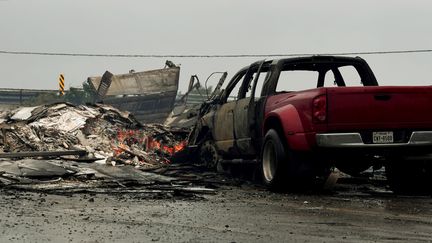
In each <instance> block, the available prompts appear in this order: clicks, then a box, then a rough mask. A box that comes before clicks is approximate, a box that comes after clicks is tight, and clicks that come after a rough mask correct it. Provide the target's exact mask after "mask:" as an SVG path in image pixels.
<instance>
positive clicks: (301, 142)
mask: <svg viewBox="0 0 432 243" xmlns="http://www.w3.org/2000/svg"><path fill="white" fill-rule="evenodd" d="M275 121H277V122H278V123H279V126H280V129H281V130H282V131H280V132H282V133H283V134H281V135H282V136H283V138H282V139H284V140H285V141H286V142H287V145H288V147H289V148H291V149H294V150H303V151H304V150H309V149H310V146H309V143H308V142H307V139H306V137H305V135H304V127H303V124H302V121H301V119H300V115H299V113H298V111H297V109H296V108H295V107H294V106H293V105H286V106H283V107H280V108H278V109H275V110H273V111H271V112H269V113H268V114H267V115H266V117H265V120H264V127H263V129H264V130H263V134H265V133H266V132H267V131H268V129H270V128H272V126H274V124H273V123H274V122H275Z"/></svg>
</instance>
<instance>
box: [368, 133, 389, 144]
mask: <svg viewBox="0 0 432 243" xmlns="http://www.w3.org/2000/svg"><path fill="white" fill-rule="evenodd" d="M372 142H373V143H393V132H373V133H372Z"/></svg>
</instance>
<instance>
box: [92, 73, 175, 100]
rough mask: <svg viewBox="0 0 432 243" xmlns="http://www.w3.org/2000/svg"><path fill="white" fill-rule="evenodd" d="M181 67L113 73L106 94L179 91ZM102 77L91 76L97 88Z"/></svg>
mask: <svg viewBox="0 0 432 243" xmlns="http://www.w3.org/2000/svg"><path fill="white" fill-rule="evenodd" d="M179 75H180V67H173V68H164V69H157V70H151V71H144V72H136V73H127V74H119V75H113V76H112V79H111V85H110V87H109V89H108V91H107V93H106V96H112V95H141V94H151V93H160V92H169V91H174V92H176V93H177V90H178V80H179ZM101 79H102V77H90V78H89V81H90V82H91V84H92V85H93V87H94V88H95V89H96V90H97V88H98V87H99V85H100V83H101Z"/></svg>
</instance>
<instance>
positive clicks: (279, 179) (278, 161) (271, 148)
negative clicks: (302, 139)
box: [261, 129, 287, 189]
mask: <svg viewBox="0 0 432 243" xmlns="http://www.w3.org/2000/svg"><path fill="white" fill-rule="evenodd" d="M261 165H262V168H261V171H262V179H263V183H264V184H265V185H266V186H267V187H269V188H270V189H281V188H282V187H283V185H284V184H285V182H286V176H287V154H286V153H285V146H284V145H283V143H282V141H281V139H280V137H279V135H278V133H277V132H276V130H274V129H270V130H269V131H268V132H267V133H266V135H265V138H264V144H263V147H262V152H261Z"/></svg>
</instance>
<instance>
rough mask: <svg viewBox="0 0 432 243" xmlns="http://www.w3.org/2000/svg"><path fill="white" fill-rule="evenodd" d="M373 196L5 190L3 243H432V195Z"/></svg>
mask: <svg viewBox="0 0 432 243" xmlns="http://www.w3.org/2000/svg"><path fill="white" fill-rule="evenodd" d="M347 188H348V189H347ZM360 188H361V187H360ZM376 191H378V192H379V193H363V192H361V190H358V188H357V185H349V186H348V187H346V186H345V187H339V188H338V187H336V188H335V189H334V190H332V191H331V192H327V193H325V194H322V193H312V194H309V195H307V194H290V193H282V194H280V193H272V192H268V191H266V190H265V189H263V188H261V187H259V186H256V185H252V184H250V183H244V184H243V185H241V186H222V187H221V188H218V189H217V190H216V193H215V194H202V195H200V194H197V195H186V196H185V195H176V194H166V195H163V196H161V195H160V194H152V193H126V194H118V193H116V194H109V193H105V194H94V193H78V194H70V195H67V194H66V195H53V194H44V193H40V192H25V191H14V190H12V191H11V190H2V191H0V205H1V206H0V207H1V210H0V219H1V222H0V242H9V241H11V242H23V241H25V242H48V241H51V242H64V241H66V242H68V241H72V242H112V241H115V242H292V241H295V242H341V241H344V242H345V241H349V242H394V241H399V242H430V241H432V199H431V197H428V196H427V197H421V196H419V197H402V196H395V195H393V194H392V193H389V192H386V191H385V190H384V192H382V191H383V190H382V189H378V190H376Z"/></svg>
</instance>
